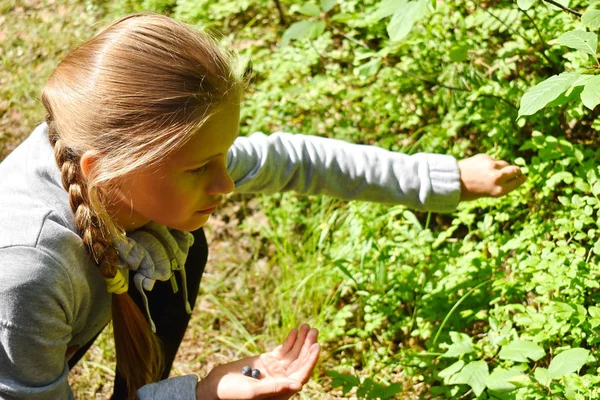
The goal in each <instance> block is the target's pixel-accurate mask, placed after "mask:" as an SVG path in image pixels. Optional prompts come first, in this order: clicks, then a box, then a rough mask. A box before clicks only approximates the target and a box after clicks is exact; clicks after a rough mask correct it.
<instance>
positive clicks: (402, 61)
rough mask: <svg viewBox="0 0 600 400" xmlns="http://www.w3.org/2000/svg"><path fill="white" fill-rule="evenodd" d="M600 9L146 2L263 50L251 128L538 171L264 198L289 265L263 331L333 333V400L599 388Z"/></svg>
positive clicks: (325, 1) (329, 347) (278, 257)
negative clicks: (487, 185) (468, 188)
mask: <svg viewBox="0 0 600 400" xmlns="http://www.w3.org/2000/svg"><path fill="white" fill-rule="evenodd" d="M127 4H128V2H125V1H121V2H120V3H119V4H118V5H117V6H118V7H123V6H125V7H126V9H128V10H133V9H136V7H137V6H136V7H133V6H127ZM599 5H600V3H593V4H591V5H588V4H587V3H585V2H582V1H570V2H569V1H568V0H561V1H558V2H554V1H542V0H537V1H532V0H518V1H516V2H514V1H507V0H494V1H491V0H490V1H484V2H475V1H460V2H436V1H428V0H412V1H408V0H383V1H375V0H365V1H358V0H337V1H335V0H322V1H319V2H310V1H309V2H295V1H292V0H280V1H272V2H271V1H264V0H261V1H255V2H246V1H241V2H237V1H221V2H209V1H206V0H205V1H200V2H198V1H194V2H192V1H188V0H172V1H147V2H144V4H143V7H146V8H151V9H155V10H157V11H161V12H170V13H172V14H173V15H175V16H176V17H179V18H182V19H185V20H188V21H190V22H192V23H198V24H201V25H204V26H205V27H207V28H210V29H216V30H218V31H220V32H222V33H223V34H224V35H225V39H227V40H229V41H231V42H233V43H234V45H236V47H237V48H239V49H240V53H241V54H242V55H243V56H245V57H247V58H249V59H251V60H252V65H253V70H254V74H255V78H254V83H253V85H252V87H251V89H250V91H249V93H248V95H247V98H246V100H245V105H244V109H243V113H242V127H241V129H242V132H243V133H250V132H252V131H256V130H263V131H265V132H270V131H274V130H287V131H293V132H305V133H311V134H316V135H322V136H331V137H337V138H342V139H346V140H350V141H353V142H357V143H370V144H377V145H379V146H382V147H384V148H387V149H391V150H394V151H404V152H408V153H413V152H417V151H434V152H444V153H449V154H453V155H455V156H457V157H464V156H467V155H470V154H474V153H476V152H487V153H490V154H492V155H494V156H497V157H501V158H504V159H507V160H509V161H513V162H515V163H517V164H519V165H521V166H522V168H523V170H524V171H525V173H526V174H527V175H528V180H527V182H526V183H525V184H524V185H523V188H522V189H520V190H518V191H517V192H516V193H512V194H510V195H509V196H506V197H504V198H502V199H495V200H492V199H485V200H479V201H476V202H473V203H468V204H462V205H461V206H460V207H459V209H458V211H456V212H455V213H454V214H452V215H434V214H427V213H419V212H411V211H409V210H406V209H405V208H403V207H399V206H394V207H389V206H383V205H372V204H362V203H351V204H343V203H340V202H337V201H334V200H331V199H315V198H305V197H300V196H296V195H292V194H285V195H276V196H270V197H264V198H263V199H262V202H263V206H264V209H265V214H266V216H267V219H268V222H269V223H268V224H267V226H266V227H264V228H255V229H256V230H258V231H259V232H260V234H261V235H262V236H263V238H264V239H265V246H274V248H275V253H274V254H273V257H272V258H271V262H272V263H273V265H274V266H278V267H280V268H281V270H280V273H278V274H276V275H274V276H273V277H272V278H271V279H272V280H271V281H269V282H266V283H265V286H266V287H269V288H272V290H273V293H274V298H275V299H277V301H278V302H279V303H278V304H277V305H273V309H274V311H273V314H272V315H269V316H268V319H267V321H268V324H269V327H270V328H269V329H271V330H272V334H273V335H278V334H279V332H283V331H285V330H287V329H288V328H289V327H291V326H293V325H295V323H296V322H297V321H302V320H306V319H312V320H313V321H317V322H318V323H319V324H320V325H321V327H322V333H323V337H324V340H325V344H326V352H325V355H324V357H323V361H322V366H321V368H320V372H319V379H320V381H321V382H322V383H323V384H324V385H325V387H327V388H328V390H331V391H332V393H337V394H336V395H343V394H339V391H340V390H341V392H342V393H344V394H345V393H347V392H355V393H356V394H357V395H358V396H359V397H360V398H392V397H394V396H398V393H399V392H400V391H402V393H403V396H404V397H407V398H408V397H422V398H469V397H470V398H474V397H479V398H496V399H538V398H539V399H545V398H567V399H586V398H590V399H591V398H598V396H600V389H599V387H600V385H598V383H599V381H600V378H598V364H597V358H598V355H599V347H598V343H599V342H600V339H598V338H599V336H598V333H599V330H598V328H599V327H600V307H598V306H597V303H598V300H599V297H600V294H599V293H600V292H599V288H600V285H599V283H598V282H599V278H600V276H599V275H600V268H599V267H598V261H599V256H600V244H599V242H598V239H597V237H598V235H597V231H598V229H599V228H600V219H599V214H598V210H599V209H600V201H599V198H598V195H600V170H599V168H598V165H597V164H598V162H597V161H598V159H599V158H600V149H598V146H597V144H598V139H597V135H596V129H597V127H598V126H600V119H598V111H597V110H598V108H597V107H596V106H597V105H598V104H599V103H600V94H599V93H600V80H599V79H600V78H599V76H598V74H597V72H598V68H599V67H600V63H599V62H598V57H597V53H596V51H597V36H596V32H597V31H598V28H600V6H599ZM127 7H129V8H127ZM116 9H117V8H116ZM120 12H122V10H120ZM267 280H268V279H267ZM292 303H293V304H296V305H295V307H294V310H293V311H291V312H285V311H281V312H278V311H276V310H280V309H281V310H284V309H289V305H290V304H292ZM279 305H280V306H279ZM325 370H328V372H327V374H325V373H324V371H325ZM336 388H341V389H336Z"/></svg>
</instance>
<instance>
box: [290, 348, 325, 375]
mask: <svg viewBox="0 0 600 400" xmlns="http://www.w3.org/2000/svg"><path fill="white" fill-rule="evenodd" d="M320 352H321V345H319V344H318V343H313V344H312V345H311V346H310V349H309V352H308V354H307V357H306V358H305V359H304V362H303V363H302V364H301V365H298V366H297V369H296V371H294V372H293V373H292V374H290V375H289V377H290V378H293V379H297V380H298V381H300V382H302V384H305V383H306V382H308V380H309V379H310V376H311V375H312V372H313V371H314V369H315V366H316V365H317V361H318V360H319V354H320Z"/></svg>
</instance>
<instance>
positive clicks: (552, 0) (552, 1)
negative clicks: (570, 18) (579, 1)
mask: <svg viewBox="0 0 600 400" xmlns="http://www.w3.org/2000/svg"><path fill="white" fill-rule="evenodd" d="M544 1H545V2H546V3H550V4H552V5H553V6H555V7H558V8H560V9H561V10H563V11H566V12H568V13H570V14H573V15H577V16H578V17H580V18H581V13H580V12H579V11H576V10H573V9H572V8H569V7H565V6H563V5H562V4H560V3H557V2H556V1H554V0H544Z"/></svg>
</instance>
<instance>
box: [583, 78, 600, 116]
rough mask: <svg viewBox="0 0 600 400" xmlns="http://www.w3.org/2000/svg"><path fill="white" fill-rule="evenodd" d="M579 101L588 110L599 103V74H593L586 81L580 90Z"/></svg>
mask: <svg viewBox="0 0 600 400" xmlns="http://www.w3.org/2000/svg"><path fill="white" fill-rule="evenodd" d="M581 101H582V102H583V105H584V106H586V107H587V108H589V109H590V110H593V109H594V108H595V107H596V106H597V105H598V104H600V76H595V77H593V78H591V79H589V80H588V81H587V83H586V84H585V86H584V87H583V92H581Z"/></svg>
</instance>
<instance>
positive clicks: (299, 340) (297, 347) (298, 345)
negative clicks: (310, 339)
mask: <svg viewBox="0 0 600 400" xmlns="http://www.w3.org/2000/svg"><path fill="white" fill-rule="evenodd" d="M309 331H310V326H309V325H308V324H302V326H301V327H300V330H299V331H298V336H297V337H296V342H295V343H294V346H293V347H292V348H291V349H290V351H289V352H288V353H287V354H286V355H285V358H286V359H288V360H289V361H293V360H295V359H297V358H298V355H299V354H300V351H301V350H302V346H304V342H305V340H306V336H307V335H308V332H309Z"/></svg>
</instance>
